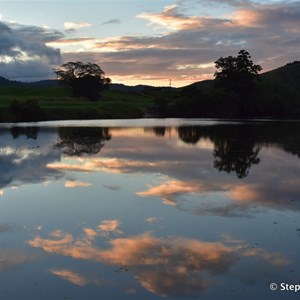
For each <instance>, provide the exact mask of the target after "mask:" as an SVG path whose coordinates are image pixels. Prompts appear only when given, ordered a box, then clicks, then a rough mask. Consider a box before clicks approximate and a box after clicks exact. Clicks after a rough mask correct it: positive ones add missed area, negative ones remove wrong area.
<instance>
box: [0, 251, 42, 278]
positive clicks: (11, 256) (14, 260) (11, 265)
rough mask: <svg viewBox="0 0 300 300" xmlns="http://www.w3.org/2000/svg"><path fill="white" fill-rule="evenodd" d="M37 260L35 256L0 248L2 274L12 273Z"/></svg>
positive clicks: (0, 269) (0, 270)
mask: <svg viewBox="0 0 300 300" xmlns="http://www.w3.org/2000/svg"><path fill="white" fill-rule="evenodd" d="M35 259H37V257H36V256H35V255H28V254H26V253H23V252H20V251H16V250H14V249H4V248H0V272H6V271H12V270H14V269H16V268H18V267H19V266H20V265H22V264H24V263H26V262H29V261H33V260H35Z"/></svg>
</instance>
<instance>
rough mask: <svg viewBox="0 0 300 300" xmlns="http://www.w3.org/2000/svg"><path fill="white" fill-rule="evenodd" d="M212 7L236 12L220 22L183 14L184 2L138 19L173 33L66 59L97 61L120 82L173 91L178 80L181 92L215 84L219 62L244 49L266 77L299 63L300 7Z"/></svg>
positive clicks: (101, 44) (126, 39) (123, 39)
mask: <svg viewBox="0 0 300 300" xmlns="http://www.w3.org/2000/svg"><path fill="white" fill-rule="evenodd" d="M208 2H209V1H206V5H211V11H213V10H214V8H217V9H218V8H220V5H226V6H229V7H230V12H228V13H226V15H221V14H219V16H218V17H216V14H213V13H211V14H209V15H206V16H199V15H187V14H185V13H183V12H181V10H182V9H181V6H184V5H183V4H182V3H181V2H178V3H177V4H174V5H171V6H167V7H165V8H164V9H163V10H162V11H161V12H158V13H149V12H147V13H140V14H139V15H138V16H137V17H138V18H140V19H144V20H146V21H149V22H150V23H151V24H152V25H154V26H157V25H159V26H162V27H163V28H164V29H167V30H168V32H167V33H166V32H162V33H160V34H157V35H152V36H150V35H147V36H143V35H139V36H119V37H114V38H106V39H103V40H98V41H95V44H94V47H92V48H90V50H89V51H90V52H89V51H87V52H85V53H81V54H78V53H66V54H64V57H65V58H66V59H68V60H71V59H85V60H88V58H89V57H93V59H95V60H97V61H98V62H99V63H100V64H101V66H102V67H103V68H104V70H105V71H106V73H107V74H109V76H110V77H111V78H112V79H113V80H114V81H120V82H123V81H127V82H133V81H134V80H135V81H136V82H138V81H139V80H140V81H141V82H143V81H144V82H146V81H149V82H151V81H153V82H155V81H156V82H160V83H161V82H163V80H165V82H166V85H167V84H168V79H169V78H172V82H173V84H174V85H176V86H180V85H181V86H182V85H185V84H187V83H191V82H194V81H199V80H203V79H208V78H213V73H214V66H213V62H214V61H216V59H218V58H219V57H221V56H227V55H236V54H237V53H238V51H239V50H241V49H247V50H248V51H249V52H250V53H251V55H252V57H253V60H254V61H257V62H259V63H260V64H261V65H262V66H263V69H264V70H265V71H268V70H270V69H272V68H276V67H279V66H281V65H284V64H285V63H287V62H289V61H294V60H295V59H298V53H299V50H300V40H299V37H298V35H299V34H298V33H299V29H298V28H299V27H300V24H299V22H300V21H299V20H300V17H299V16H300V15H299V13H300V2H299V1H296V2H277V3H273V4H268V3H264V4H263V3H260V4H259V3H254V2H251V1H213V2H210V4H209V3H208ZM187 3H189V2H187ZM193 5H195V6H197V5H198V6H201V5H203V1H198V2H196V3H195V1H193ZM186 6H187V5H186ZM182 66H184V68H182ZM202 66H207V67H206V68H205V67H202ZM158 70H159V75H160V76H157V74H158ZM157 77H159V79H156V80H155V79H154V78H157Z"/></svg>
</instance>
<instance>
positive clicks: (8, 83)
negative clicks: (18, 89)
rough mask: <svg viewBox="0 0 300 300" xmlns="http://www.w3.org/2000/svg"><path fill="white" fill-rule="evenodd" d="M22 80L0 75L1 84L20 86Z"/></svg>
mask: <svg viewBox="0 0 300 300" xmlns="http://www.w3.org/2000/svg"><path fill="white" fill-rule="evenodd" d="M20 85H22V82H20V81H13V80H9V79H6V78H4V77H2V76H0V86H20Z"/></svg>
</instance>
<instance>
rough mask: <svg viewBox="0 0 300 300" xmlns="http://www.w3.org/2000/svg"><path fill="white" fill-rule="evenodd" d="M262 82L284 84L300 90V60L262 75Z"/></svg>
mask: <svg viewBox="0 0 300 300" xmlns="http://www.w3.org/2000/svg"><path fill="white" fill-rule="evenodd" d="M260 78H261V80H262V82H267V83H269V84H284V85H285V86H286V87H289V88H294V89H296V90H297V91H299V92H300V61H295V62H292V63H288V64H286V65H285V66H283V67H280V68H278V69H275V70H272V71H269V72H265V73H263V74H261V75H260Z"/></svg>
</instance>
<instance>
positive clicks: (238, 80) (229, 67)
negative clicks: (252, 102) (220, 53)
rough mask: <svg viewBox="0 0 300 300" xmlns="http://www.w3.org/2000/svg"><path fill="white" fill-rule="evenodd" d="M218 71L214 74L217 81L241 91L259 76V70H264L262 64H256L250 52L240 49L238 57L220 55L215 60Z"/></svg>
mask: <svg viewBox="0 0 300 300" xmlns="http://www.w3.org/2000/svg"><path fill="white" fill-rule="evenodd" d="M215 66H216V68H217V71H216V72H215V74H214V76H215V77H216V80H217V83H220V84H221V85H223V86H226V87H229V88H232V89H234V90H236V91H238V92H239V91H240V89H241V88H244V87H248V86H249V85H250V84H252V83H253V81H254V80H255V79H256V78H257V76H258V72H260V71H261V70H262V67H261V66H260V65H255V64H254V63H253V61H252V60H251V56H250V54H249V52H247V51H246V50H240V51H239V53H238V56H237V57H233V56H228V57H220V58H219V59H218V60H217V61H215Z"/></svg>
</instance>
